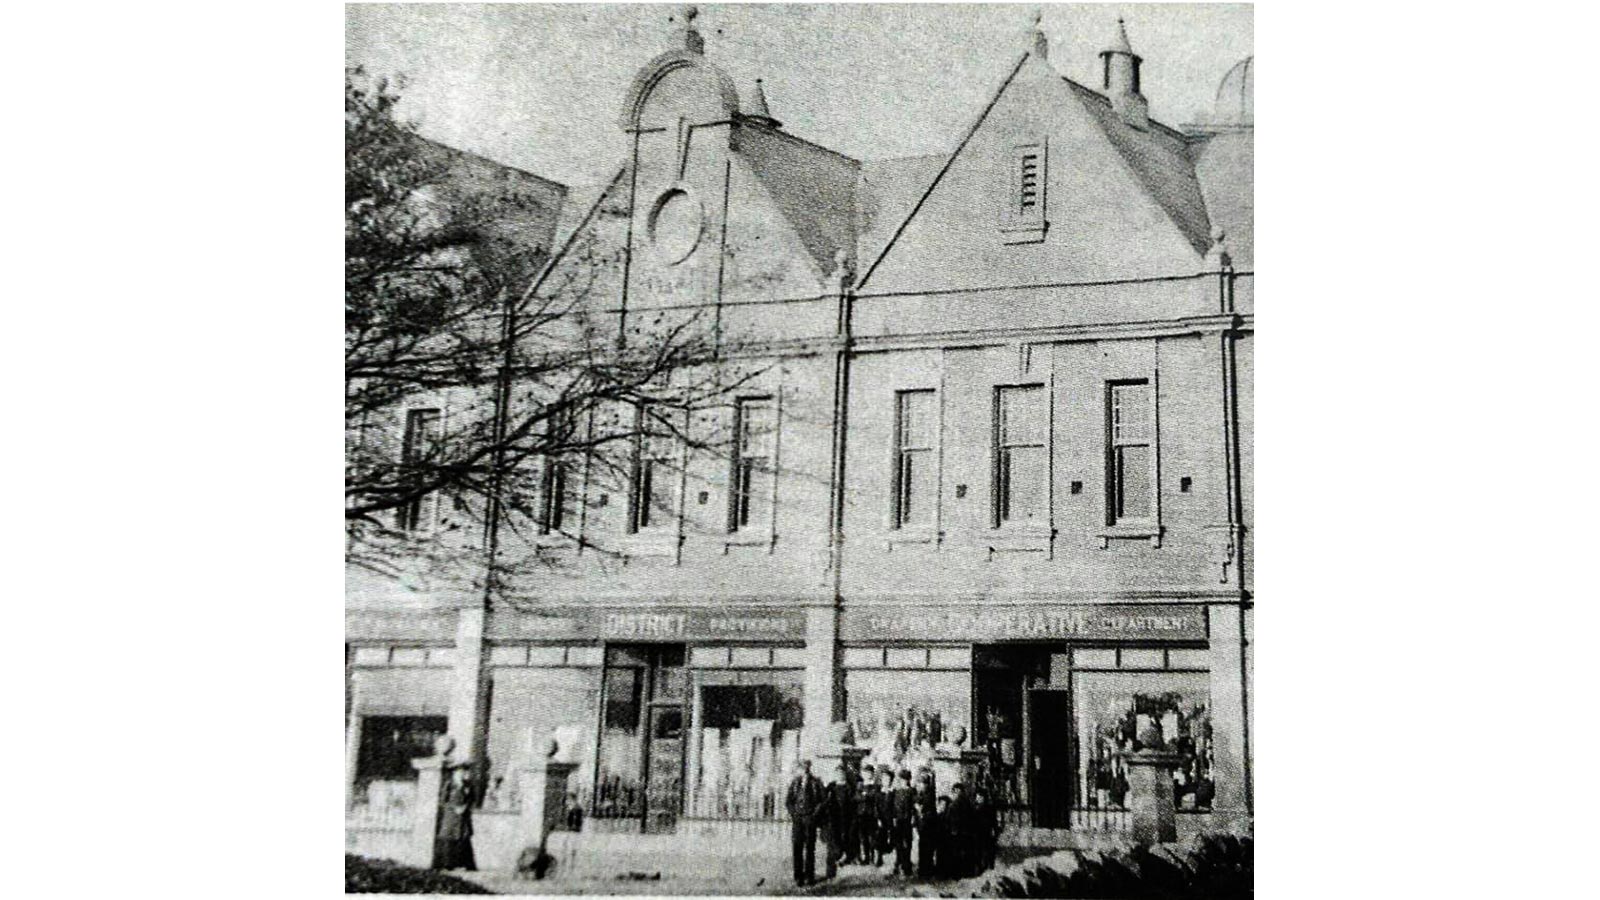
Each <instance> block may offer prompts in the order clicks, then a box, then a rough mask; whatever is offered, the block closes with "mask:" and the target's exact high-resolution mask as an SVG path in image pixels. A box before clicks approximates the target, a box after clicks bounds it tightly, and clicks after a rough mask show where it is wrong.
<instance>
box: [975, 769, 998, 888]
mask: <svg viewBox="0 0 1600 900" xmlns="http://www.w3.org/2000/svg"><path fill="white" fill-rule="evenodd" d="M972 823H973V824H972V828H973V831H975V832H976V833H977V841H976V847H977V851H978V872H979V873H983V872H987V871H989V870H990V869H992V868H994V859H995V855H996V852H997V851H998V850H999V843H1000V811H999V810H998V809H996V808H995V806H994V804H992V803H990V802H989V795H988V794H987V793H986V792H985V791H984V789H983V788H981V787H980V788H978V789H977V791H975V792H974V793H973V800H972Z"/></svg>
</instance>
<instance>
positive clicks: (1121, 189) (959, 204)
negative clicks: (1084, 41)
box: [858, 54, 1209, 292]
mask: <svg viewBox="0 0 1600 900" xmlns="http://www.w3.org/2000/svg"><path fill="white" fill-rule="evenodd" d="M1080 92H1082V94H1083V95H1080ZM1108 116H1109V117H1110V118H1108ZM1150 129H1151V130H1150V131H1149V132H1142V131H1137V130H1135V129H1133V128H1131V127H1130V126H1128V125H1126V124H1125V123H1123V122H1122V121H1121V119H1120V118H1117V117H1116V114H1115V113H1114V111H1112V110H1111V108H1110V105H1109V103H1108V102H1107V101H1106V100H1105V99H1104V98H1102V97H1100V96H1099V95H1098V94H1095V93H1094V92H1092V91H1088V89H1086V88H1082V87H1081V86H1078V85H1076V84H1074V83H1072V82H1069V81H1067V80H1066V79H1064V78H1062V77H1061V76H1060V75H1059V74H1057V73H1056V72H1055V71H1054V70H1053V69H1052V68H1050V66H1049V65H1048V64H1047V63H1045V62H1044V61H1043V60H1041V59H1039V58H1038V57H1035V56H1032V55H1031V54H1030V55H1025V56H1024V57H1022V59H1020V60H1019V61H1018V63H1017V65H1016V67H1015V68H1014V69H1013V70H1012V71H1011V73H1010V74H1009V75H1008V76H1007V78H1006V79H1005V81H1004V82H1003V83H1002V84H1001V86H1000V87H999V89H998V90H997V91H996V92H995V94H994V96H993V98H992V99H991V100H990V101H989V103H988V104H987V105H986V106H985V108H984V109H983V111H982V112H981V113H980V115H979V116H978V118H977V120H976V121H975V122H974V123H973V125H972V127H971V128H970V129H969V130H968V131H967V133H966V134H965V135H964V136H963V138H962V140H961V142H960V143H959V144H958V145H957V148H956V150H955V152H953V153H952V154H951V155H950V157H949V158H948V159H947V161H946V162H945V164H944V165H943V167H942V168H940V170H939V171H938V173H937V174H936V175H935V176H934V177H933V179H932V180H931V181H930V182H929V183H928V186H927V189H926V191H924V192H923V194H922V196H921V198H920V199H919V200H918V201H917V203H916V204H915V205H914V206H913V208H912V209H911V211H910V212H909V213H908V214H907V215H906V216H905V218H904V221H902V222H901V223H900V224H899V225H898V227H897V228H896V229H895V230H894V232H893V234H892V235H891V237H890V239H889V240H888V242H887V243H886V244H885V245H884V246H883V248H882V249H881V250H878V251H876V252H875V254H874V255H873V256H872V257H870V258H869V257H867V256H863V260H864V261H865V263H866V264H865V266H864V271H863V277H862V279H861V281H860V282H859V284H858V289H865V290H866V291H868V292H878V291H890V292H898V291H916V290H931V289H940V290H950V289H962V288H970V287H991V286H1001V285H1005V284H1030V283H1032V284H1037V283H1050V282H1055V281H1074V280H1093V279H1097V278H1123V277H1152V276H1167V275H1174V274H1188V273H1189V272H1190V271H1192V266H1193V265H1194V264H1196V263H1198V262H1199V260H1200V258H1201V257H1202V256H1203V254H1204V252H1205V249H1206V246H1207V244H1208V239H1209V235H1208V233H1209V222H1208V219H1207V217H1206V212H1205V203H1204V199H1203V197H1202V196H1201V193H1200V189H1199V184H1198V182H1197V181H1196V179H1195V176H1194V168H1193V165H1192V163H1190V162H1189V160H1188V157H1187V154H1186V153H1185V152H1184V149H1185V144H1184V141H1183V138H1182V137H1181V136H1180V135H1177V134H1176V133H1175V132H1170V130H1167V129H1165V128H1164V126H1161V125H1159V124H1157V123H1153V122H1152V123H1151V125H1150ZM1035 138H1037V139H1046V140H1048V141H1049V143H1050V145H1051V146H1050V149H1049V154H1050V161H1049V166H1050V169H1051V174H1050V176H1049V180H1050V183H1051V184H1052V185H1053V186H1054V187H1053V188H1052V191H1053V195H1052V196H1051V197H1049V198H1048V199H1047V212H1048V217H1049V220H1050V229H1049V231H1048V232H1047V234H1046V237H1045V239H1044V241H1043V242H1042V244H1035V245H1031V246H1032V247H1033V248H1034V252H1032V253H1029V254H1021V253H1018V252H1017V248H1014V247H1013V248H1008V247H1007V246H1006V245H1005V243H1004V242H1003V241H1002V240H1001V239H1000V236H999V234H998V231H999V228H998V226H999V214H998V211H999V209H1000V208H1001V205H1003V204H1004V203H1005V202H1006V199H1007V198H1006V197H1005V196H1003V195H1004V192H1005V185H1004V182H1003V179H1002V178H1001V177H1000V176H1001V174H1002V173H1003V172H1004V171H1005V170H1004V169H1003V168H1002V167H1003V166H1004V165H1005V162H1004V160H1005V151H1006V150H1007V149H1008V148H1009V145H1010V143H1011V142H1013V141H1019V142H1020V141H1024V140H1029V139H1035ZM1061 167H1068V168H1066V169H1063V168H1061ZM863 249H864V250H867V252H868V253H873V251H872V250H871V249H870V248H865V247H864V248H863ZM1040 251H1042V252H1040Z"/></svg>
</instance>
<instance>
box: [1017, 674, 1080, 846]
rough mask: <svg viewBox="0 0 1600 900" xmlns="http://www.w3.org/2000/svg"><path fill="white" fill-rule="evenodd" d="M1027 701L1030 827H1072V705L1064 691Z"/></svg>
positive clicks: (1044, 693)
mask: <svg viewBox="0 0 1600 900" xmlns="http://www.w3.org/2000/svg"><path fill="white" fill-rule="evenodd" d="M1028 699H1029V703H1028V706H1029V710H1028V712H1029V717H1030V719H1031V720H1032V722H1031V727H1030V728H1029V735H1028V737H1029V745H1030V752H1031V755H1032V756H1033V759H1032V763H1033V764H1032V766H1030V768H1031V770H1032V772H1033V779H1032V780H1033V824H1034V825H1035V826H1037V827H1039V828H1070V827H1071V826H1072V759H1071V748H1072V741H1071V734H1070V731H1069V729H1070V728H1071V727H1072V705H1071V702H1070V700H1069V695H1068V694H1067V692H1066V691H1043V690H1036V691H1033V692H1032V696H1031V697H1029V698H1028Z"/></svg>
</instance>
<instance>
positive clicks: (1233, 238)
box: [1190, 131, 1255, 272]
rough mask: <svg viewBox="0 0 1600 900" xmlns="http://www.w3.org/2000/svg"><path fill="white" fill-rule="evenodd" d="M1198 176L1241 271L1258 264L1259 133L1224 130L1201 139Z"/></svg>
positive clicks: (1196, 154)
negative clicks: (1256, 180) (1256, 179)
mask: <svg viewBox="0 0 1600 900" xmlns="http://www.w3.org/2000/svg"><path fill="white" fill-rule="evenodd" d="M1190 155H1191V156H1193V157H1194V171H1195V175H1196V176H1197V177H1198V179H1199V181H1200V190H1201V193H1202V194H1203V195H1204V196H1205V200H1206V210H1207V211H1208V212H1209V213H1210V215H1211V222H1212V224H1213V225H1216V226H1219V227H1220V228H1221V229H1222V230H1223V233H1224V234H1225V235H1226V236H1225V237H1224V239H1223V243H1224V245H1225V246H1226V247H1227V248H1228V255H1229V256H1230V257H1232V259H1233V267H1234V269H1235V270H1237V271H1241V272H1245V271H1251V270H1252V267H1253V266H1254V265H1255V136H1254V134H1253V133H1251V132H1250V131H1240V132H1232V133H1227V132H1225V133H1222V134H1217V135H1212V136H1209V137H1206V138H1203V139H1200V140H1199V141H1197V142H1196V143H1195V144H1194V146H1193V148H1192V150H1191V151H1190Z"/></svg>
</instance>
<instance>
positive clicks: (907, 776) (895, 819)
mask: <svg viewBox="0 0 1600 900" xmlns="http://www.w3.org/2000/svg"><path fill="white" fill-rule="evenodd" d="M889 809H890V818H891V821H892V823H893V824H892V825H891V826H890V827H891V829H892V832H891V833H892V834H893V835H894V874H896V875H905V876H906V877H908V878H909V877H911V876H912V875H914V874H915V873H914V872H913V871H912V870H911V829H912V828H913V827H915V825H916V822H917V789H916V788H914V787H912V786H911V770H910V769H901V770H900V786H899V787H897V788H895V789H894V791H893V792H892V793H891V794H890V800H889Z"/></svg>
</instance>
